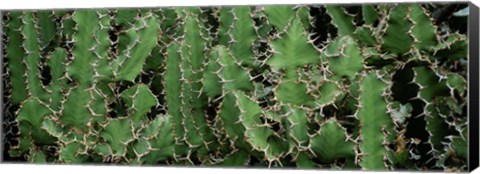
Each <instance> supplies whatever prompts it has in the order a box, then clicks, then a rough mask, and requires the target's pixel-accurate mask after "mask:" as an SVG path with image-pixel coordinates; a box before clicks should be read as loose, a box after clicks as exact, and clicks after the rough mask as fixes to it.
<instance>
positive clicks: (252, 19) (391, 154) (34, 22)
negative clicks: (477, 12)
mask: <svg viewBox="0 0 480 174" xmlns="http://www.w3.org/2000/svg"><path fill="white" fill-rule="evenodd" d="M434 7H435V5H428V4H379V5H357V6H339V5H327V6H323V5H314V6H280V5H275V6H265V7H254V6H237V7H202V8H198V7H182V8H179V7H175V8H159V9H158V8H156V9H153V8H152V9H147V8H145V9H116V10H113V9H79V10H73V11H67V10H53V11H51V10H42V11H9V12H6V13H5V14H4V16H3V31H4V33H3V43H4V47H3V55H4V58H3V60H4V62H5V64H4V68H5V73H6V74H4V82H5V83H4V85H5V86H4V87H5V89H6V90H5V91H3V94H4V101H5V104H4V106H3V115H4V116H5V117H4V123H3V124H4V125H5V130H4V133H5V135H4V137H3V141H4V144H5V149H4V158H5V160H6V161H28V162H32V163H77V164H84V163H116V164H135V165H176V166H185V165H195V166H231V167H242V166H264V167H297V168H334V169H339V168H340V169H363V170H445V171H460V170H466V169H467V168H468V166H467V146H466V142H467V141H468V140H467V137H468V136H467V135H468V133H467V129H466V127H467V125H468V122H467V116H466V115H467V113H466V111H467V108H466V107H467V105H466V102H467V100H466V96H467V93H468V90H467V87H466V86H467V81H466V79H467V78H466V72H467V71H466V68H467V64H466V63H465V62H467V61H468V60H467V44H468V42H467V39H466V34H465V32H464V31H463V29H462V28H459V27H461V26H449V23H447V22H438V21H436V20H435V19H434V18H432V15H431V13H432V10H434V9H435V8H434ZM461 7H463V6H462V5H456V8H461ZM459 20H465V19H464V18H461V19H459ZM463 27H465V26H463ZM445 28H447V29H449V30H448V31H446V30H445Z"/></svg>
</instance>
